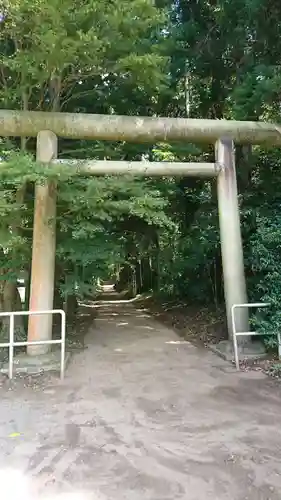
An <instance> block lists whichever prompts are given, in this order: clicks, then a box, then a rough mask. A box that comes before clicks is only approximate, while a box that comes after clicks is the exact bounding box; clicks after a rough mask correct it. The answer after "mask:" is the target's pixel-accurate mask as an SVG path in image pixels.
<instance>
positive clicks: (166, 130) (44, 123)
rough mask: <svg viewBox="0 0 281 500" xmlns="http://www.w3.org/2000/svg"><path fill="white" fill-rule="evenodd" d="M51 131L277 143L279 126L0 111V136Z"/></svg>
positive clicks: (108, 136) (110, 138)
mask: <svg viewBox="0 0 281 500" xmlns="http://www.w3.org/2000/svg"><path fill="white" fill-rule="evenodd" d="M41 130H51V131H52V132H54V133H55V134H56V135H57V136H59V137H64V138H69V139H92V140H107V141H129V142H140V143H142V142H150V143H153V142H156V141H186V142H202V143H209V144H211V143H215V142H216V141H217V140H218V139H220V138H221V137H228V138H231V139H232V140H233V141H235V142H237V143H242V144H243V143H244V144H268V145H276V146H281V126H279V125H277V124H274V123H265V122H248V121H232V120H197V119H186V118H161V117H159V118H149V117H141V116H117V115H92V114H85V113H48V112H42V111H10V110H0V136H5V137H8V136H14V137H35V136H37V134H38V132H40V131H41Z"/></svg>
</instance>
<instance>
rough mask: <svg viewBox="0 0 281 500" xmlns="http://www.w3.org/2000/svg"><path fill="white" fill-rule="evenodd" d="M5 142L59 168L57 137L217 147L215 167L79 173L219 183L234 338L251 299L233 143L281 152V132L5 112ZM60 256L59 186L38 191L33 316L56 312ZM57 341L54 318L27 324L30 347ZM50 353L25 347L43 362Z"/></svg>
mask: <svg viewBox="0 0 281 500" xmlns="http://www.w3.org/2000/svg"><path fill="white" fill-rule="evenodd" d="M0 135H1V136H6V137H7V136H13V137H36V136H37V160H38V161H40V162H41V163H45V164H46V165H48V164H50V163H52V162H56V161H58V160H56V158H57V137H63V138H70V139H91V140H108V141H131V142H140V143H144V142H149V143H153V142H156V141H167V142H169V141H185V142H204V143H209V144H210V143H213V144H216V162H215V163H169V162H125V161H81V160H80V161H79V160H75V161H72V163H74V164H75V163H76V164H77V166H78V168H79V171H81V172H87V173H90V174H92V175H101V174H120V173H131V174H135V175H145V176H167V175H174V176H198V177H205V178H211V177H217V193H218V210H219V225H220V238H221V251H222V264H223V279H224V291H225V302H226V313H227V323H228V333H229V337H230V338H231V336H232V323H231V307H232V305H233V304H237V303H246V302H247V292H246V282H245V274H244V264H243V248H242V239H241V230H240V217H239V206H238V194H237V181H236V172H235V159H234V142H233V141H236V142H238V143H248V144H271V145H278V146H280V145H281V127H279V126H278V125H275V124H270V123H262V122H247V121H244V122H243V121H239V122H238V121H228V120H197V119H185V118H148V117H129V116H115V115H91V114H82V113H79V114H71V113H47V112H33V111H7V110H0ZM55 249H56V186H55V184H54V183H53V182H49V181H48V182H46V183H45V184H44V185H39V184H38V185H36V188H35V208H34V231H33V247H32V272H31V290H30V306H29V308H30V310H33V311H36V310H38V311H39V310H50V309H53V297H54V274H55ZM248 322H249V321H248V313H247V310H246V309H241V310H240V311H239V315H237V327H236V328H237V331H248V329H249V328H248ZM51 336H52V320H51V316H48V317H47V316H30V318H29V326H28V341H35V340H48V339H51ZM47 349H48V346H46V345H36V346H29V347H28V354H30V355H38V354H43V353H45V352H46V351H47Z"/></svg>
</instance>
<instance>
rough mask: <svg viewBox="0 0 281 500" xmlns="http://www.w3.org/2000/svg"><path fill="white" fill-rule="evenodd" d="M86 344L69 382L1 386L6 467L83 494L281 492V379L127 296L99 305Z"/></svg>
mask: <svg viewBox="0 0 281 500" xmlns="http://www.w3.org/2000/svg"><path fill="white" fill-rule="evenodd" d="M86 344H87V346H88V348H87V349H86V350H85V351H83V352H81V353H79V354H76V355H75V357H74V358H73V359H72V360H71V364H70V366H69V368H68V370H67V376H66V379H65V381H64V383H63V384H61V383H59V382H57V381H56V380H52V381H51V382H50V383H49V384H46V385H45V386H43V387H42V388H41V389H39V388H38V389H31V388H22V389H17V388H15V389H14V390H13V391H6V390H4V389H3V390H2V392H1V400H0V466H1V467H4V466H7V465H8V466H11V467H17V468H19V469H21V470H24V471H25V472H26V473H27V474H28V475H29V476H30V477H31V478H32V480H33V481H34V485H35V486H36V487H38V488H39V489H41V490H42V491H50V492H52V491H56V492H57V491H69V490H70V491H78V490H79V491H80V490H82V491H85V500H92V499H93V500H97V499H101V500H126V499H128V500H129V499H130V500H145V499H147V500H148V499H149V500H175V499H183V500H206V499H208V498H210V499H212V500H245V499H248V500H259V499H260V500H269V499H271V500H275V499H276V500H277V499H280V496H281V427H280V407H281V388H279V386H278V384H277V383H276V382H275V381H272V380H270V379H268V378H267V377H265V376H264V375H262V374H261V373H259V372H250V373H236V372H235V370H234V369H233V368H232V367H231V366H230V365H229V364H227V363H226V362H224V361H223V360H221V359H220V358H218V357H216V356H215V355H214V354H212V353H211V352H209V351H208V350H205V349H202V350H200V349H198V348H197V347H194V346H192V345H191V344H189V343H186V342H183V341H181V340H180V339H179V338H178V337H177V335H176V334H175V333H174V332H173V331H172V330H169V329H168V328H166V327H163V326H162V325H160V324H159V323H157V322H155V321H154V320H153V319H151V318H150V317H147V314H146V313H145V312H144V311H143V310H138V309H135V308H134V307H133V306H132V305H130V304H127V305H124V304H123V305H122V304H121V305H120V304H119V305H112V304H110V305H108V306H106V305H103V306H102V307H101V308H100V310H99V315H98V318H97V320H96V325H95V326H93V329H92V330H91V331H90V332H89V333H88V335H87V337H86ZM0 488H1V485H0ZM83 498H84V497H83ZM3 500H4V499H3ZM79 500H80V498H79Z"/></svg>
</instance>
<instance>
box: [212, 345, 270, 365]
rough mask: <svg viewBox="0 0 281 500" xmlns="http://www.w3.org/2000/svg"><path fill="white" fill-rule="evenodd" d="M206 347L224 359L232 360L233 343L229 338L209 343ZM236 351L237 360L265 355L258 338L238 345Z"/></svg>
mask: <svg viewBox="0 0 281 500" xmlns="http://www.w3.org/2000/svg"><path fill="white" fill-rule="evenodd" d="M208 347H209V348H210V350H211V351H213V352H214V353H215V354H218V356H220V357H221V358H223V359H225V360H226V361H234V349H233V343H232V342H231V341H230V340H222V341H221V342H219V343H218V344H210V345H209V346H208ZM238 351H239V361H243V360H245V359H257V358H264V357H266V355H267V353H266V350H265V347H264V345H263V343H262V342H260V341H259V340H258V341H255V342H251V341H247V342H245V343H243V344H241V345H239V346H238Z"/></svg>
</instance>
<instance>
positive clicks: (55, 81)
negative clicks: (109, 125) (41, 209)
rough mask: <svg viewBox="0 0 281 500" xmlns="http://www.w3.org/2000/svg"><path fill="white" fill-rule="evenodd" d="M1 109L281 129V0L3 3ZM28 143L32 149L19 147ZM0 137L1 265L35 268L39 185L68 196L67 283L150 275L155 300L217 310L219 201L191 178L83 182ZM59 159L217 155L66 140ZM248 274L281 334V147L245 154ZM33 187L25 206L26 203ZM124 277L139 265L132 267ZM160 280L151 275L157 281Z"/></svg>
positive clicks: (91, 285)
mask: <svg viewBox="0 0 281 500" xmlns="http://www.w3.org/2000/svg"><path fill="white" fill-rule="evenodd" d="M0 24H1V31H0V84H1V85H0V100H1V105H2V106H3V107H13V108H16V109H18V108H24V109H27V108H28V109H33V110H38V109H41V110H49V109H56V110H58V111H60V110H64V111H70V112H78V113H79V112H89V113H106V114H114V113H118V114H126V115H149V116H157V115H162V116H164V115H166V116H174V117H175V116H189V117H192V118H196V117H200V118H202V117H203V118H214V119H221V118H228V119H253V120H261V119H262V120H269V121H276V122H279V121H280V67H281V59H280V57H281V56H280V54H281V4H279V3H278V2H276V1H274V0H269V1H268V0H267V1H265V0H238V1H236V2H233V1H230V0H221V1H220V2H206V1H204V0H192V1H189V2H187V1H186V0H178V1H177V2H174V1H171V0H158V1H157V2H154V1H152V0H110V1H109V0H86V1H84V2H82V3H81V2H80V3H79V5H78V2H76V1H74V2H73V1H71V2H70V1H69V0H64V1H63V2H61V1H60V2H59V1H58V0H48V2H47V1H46V0H38V1H36V2H35V3H34V2H30V0H20V1H19V0H6V2H5V15H4V19H2V20H1V21H0ZM22 146H23V145H22ZM18 147H19V144H18V142H17V141H16V140H14V139H13V140H12V141H11V143H10V144H8V143H7V142H6V141H2V142H1V143H0V156H1V157H2V158H4V159H5V160H6V163H5V164H2V165H1V168H0V190H1V193H0V195H1V203H0V215H1V218H0V265H1V268H2V269H4V270H5V271H4V274H3V275H2V278H3V276H4V279H6V278H7V277H8V278H11V279H14V277H15V275H16V274H17V273H18V271H19V269H22V268H24V269H27V268H28V267H29V263H30V248H31V242H32V219H33V202H34V183H35V182H46V181H47V180H50V179H51V180H54V179H55V180H56V182H57V186H58V224H57V242H58V246H57V267H58V272H57V274H58V277H57V287H58V286H59V287H60V289H61V292H62V293H63V294H65V293H74V294H76V295H79V296H84V295H85V294H89V293H90V294H93V293H95V291H96V288H97V281H98V278H106V277H108V276H109V275H110V274H111V273H112V272H113V270H115V269H117V268H118V269H119V271H120V270H121V271H120V273H119V274H122V271H124V269H125V271H126V272H125V271H124V274H125V278H124V280H125V281H126V280H129V279H130V273H131V274H132V270H136V269H138V266H139V267H141V271H140V274H141V273H142V279H143V281H146V287H147V288H151V287H154V289H155V291H157V293H162V294H169V295H173V296H178V297H181V298H182V297H184V298H185V299H188V300H189V301H196V302H197V303H199V302H200V304H202V303H203V302H205V303H207V304H210V303H211V302H215V303H216V304H217V305H218V304H219V303H220V302H221V301H222V300H223V289H222V269H221V256H220V243H219V235H218V217H217V209H216V205H217V203H216V192H215V189H214V187H215V186H213V185H212V184H211V183H210V182H207V181H202V180H195V179H191V178H187V179H179V178H173V177H172V178H161V179H157V180H152V179H133V178H131V177H126V176H125V177H105V178H102V177H96V178H91V177H88V176H86V175H77V172H76V171H75V170H74V169H73V167H71V165H68V166H67V165H65V164H64V165H63V167H62V166H61V167H59V166H56V167H51V166H50V167H48V168H47V169H46V168H45V167H43V166H41V165H39V164H37V163H35V162H34V151H35V142H34V141H33V140H28V142H27V144H26V149H27V151H29V153H30V154H23V153H22V152H18ZM59 151H60V153H59V155H60V157H61V158H81V159H87V158H95V159H115V160H141V159H142V158H145V159H146V160H157V161H195V160H197V161H213V159H214V156H213V150H212V149H211V148H208V147H206V148H202V147H198V145H192V144H180V143H175V144H150V145H135V144H126V143H123V142H119V143H104V142H102V141H71V142H70V141H65V140H61V141H60V143H59ZM236 153H237V155H236V157H237V172H238V185H239V193H240V206H241V220H242V229H243V239H244V252H245V264H246V275H247V280H248V288H249V296H250V299H251V300H254V301H256V300H262V301H266V302H267V301H268V302H270V303H271V308H269V309H268V310H266V311H264V312H263V314H262V315H260V314H258V315H256V316H255V317H254V318H253V323H254V325H255V328H258V329H260V330H261V331H263V332H265V333H267V334H268V333H274V335H273V336H271V337H268V341H267V342H268V343H272V342H273V343H274V342H275V338H276V336H275V334H276V331H278V330H279V329H280V318H279V311H280V307H281V304H280V296H281V293H280V292H281V289H280V286H279V282H280V264H281V263H280V262H279V261H280V257H279V254H280V244H281V219H280V216H279V212H280V200H281V176H280V171H281V163H280V151H279V150H274V149H270V150H269V149H268V150H265V149H262V148H259V147H255V148H253V149H252V151H250V150H249V149H248V150H247V148H245V147H237V152H236ZM23 186H24V190H25V192H24V196H23V198H22V200H19V196H18V195H19V194H20V190H21V189H22V187H23ZM128 269H130V271H128ZM149 273H150V275H152V274H153V276H154V281H153V280H152V279H147V275H149Z"/></svg>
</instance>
